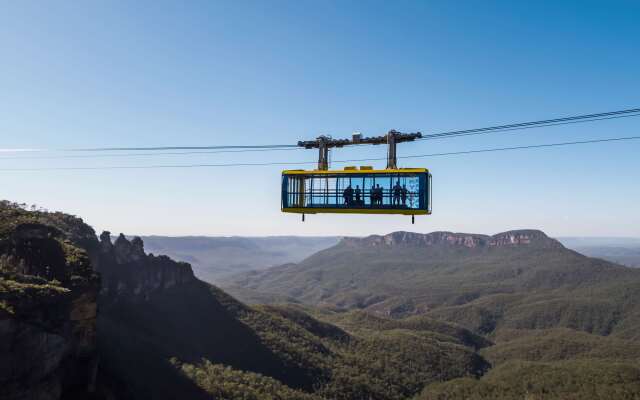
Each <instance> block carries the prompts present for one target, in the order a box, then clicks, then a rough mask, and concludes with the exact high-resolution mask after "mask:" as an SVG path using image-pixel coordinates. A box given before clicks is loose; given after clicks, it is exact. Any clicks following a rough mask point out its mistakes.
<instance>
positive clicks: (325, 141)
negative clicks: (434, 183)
mask: <svg viewBox="0 0 640 400" xmlns="http://www.w3.org/2000/svg"><path fill="white" fill-rule="evenodd" d="M419 138H422V133H420V132H415V133H401V132H398V131H396V130H393V129H392V130H390V131H389V132H387V134H386V135H383V136H374V137H362V136H361V135H360V134H354V135H353V136H352V138H351V139H332V138H331V137H330V136H324V135H323V136H319V137H318V138H317V139H316V140H307V141H299V142H298V146H300V147H304V148H305V149H314V148H315V149H318V151H319V154H318V170H319V171H327V170H328V169H329V149H330V148H333V147H344V146H349V145H356V144H373V145H378V144H385V143H386V144H387V146H388V151H387V169H397V168H398V163H397V152H396V145H397V144H398V143H402V142H412V141H414V140H416V139H419Z"/></svg>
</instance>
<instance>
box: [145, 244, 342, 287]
mask: <svg viewBox="0 0 640 400" xmlns="http://www.w3.org/2000/svg"><path fill="white" fill-rule="evenodd" d="M142 239H143V240H144V243H145V247H146V249H147V251H148V252H150V253H153V254H165V255H167V256H169V257H171V258H173V259H175V260H178V261H184V262H188V263H189V264H191V266H192V267H193V271H194V273H195V275H196V276H197V277H198V278H200V279H202V280H204V281H206V282H209V283H216V282H218V281H219V280H220V279H221V278H224V277H226V276H229V275H231V274H235V273H238V272H242V271H247V270H252V269H257V270H260V269H265V268H268V267H272V266H275V265H281V264H284V263H289V262H298V261H302V260H303V259H305V258H307V257H308V256H310V255H312V254H313V253H316V252H318V251H320V250H323V249H326V248H328V247H331V246H333V245H335V244H336V243H338V241H339V240H340V238H339V237H337V236H333V237H331V236H329V237H323V236H321V237H305V236H267V237H240V236H228V237H212V236H181V237H170V236H142Z"/></svg>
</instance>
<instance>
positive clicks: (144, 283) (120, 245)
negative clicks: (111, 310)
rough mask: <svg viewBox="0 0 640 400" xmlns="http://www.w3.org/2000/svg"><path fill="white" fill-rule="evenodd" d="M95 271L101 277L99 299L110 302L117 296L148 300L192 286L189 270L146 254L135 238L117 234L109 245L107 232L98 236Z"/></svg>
mask: <svg viewBox="0 0 640 400" xmlns="http://www.w3.org/2000/svg"><path fill="white" fill-rule="evenodd" d="M100 241H101V245H100V254H99V256H98V264H97V265H98V271H99V272H100V274H101V276H102V282H103V285H102V291H101V294H102V297H101V298H102V299H104V301H105V302H111V301H115V300H117V299H118V297H120V296H133V297H136V298H138V299H142V300H144V299H148V298H149V297H150V296H152V295H153V294H154V293H155V292H157V291H159V290H163V289H169V288H172V287H175V286H179V285H183V284H187V283H190V282H193V281H194V280H195V279H196V278H195V277H194V275H193V271H192V269H191V266H190V265H189V264H187V263H182V262H176V261H173V260H172V259H170V258H169V257H167V256H154V255H153V254H146V253H145V251H144V242H143V241H142V239H141V238H139V237H134V238H133V239H131V240H129V239H127V238H126V237H125V236H124V235H123V234H120V235H119V236H118V237H117V238H116V240H115V242H114V243H113V244H112V243H111V235H110V233H109V232H103V233H102V234H101V235H100Z"/></svg>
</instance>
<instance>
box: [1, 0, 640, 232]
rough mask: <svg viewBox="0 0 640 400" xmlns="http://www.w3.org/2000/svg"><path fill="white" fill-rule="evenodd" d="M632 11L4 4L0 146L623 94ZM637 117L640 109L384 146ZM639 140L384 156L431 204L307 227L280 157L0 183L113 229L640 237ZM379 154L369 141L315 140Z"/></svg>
mask: <svg viewBox="0 0 640 400" xmlns="http://www.w3.org/2000/svg"><path fill="white" fill-rule="evenodd" d="M638 21H640V3H639V2H637V1H536V2H525V1H520V2H514V1H496V2H489V1H455V2H454V1H415V2H410V1H398V2H388V1H384V2H382V1H381V2H376V1H360V2H356V1H289V2H281V1H268V2H267V1H255V2H254V1H229V2H222V1H202V2H197V1H191V2H182V1H173V2H165V1H148V2H145V1H137V2H128V1H121V2H116V1H92V2H77V1H69V2H37V1H33V2H31V1H20V2H17V1H16V2H4V3H3V5H2V6H1V10H0V60H1V62H0V137H1V138H2V143H1V144H0V147H1V148H68V147H94V146H163V145H167V146H172V145H194V146H199V145H223V144H274V143H275V144H295V143H296V142H297V141H298V140H300V139H313V138H315V137H316V136H318V134H321V133H324V134H331V135H333V136H334V137H348V136H350V135H351V133H352V132H354V131H360V132H362V133H363V134H365V135H377V134H383V133H385V132H386V131H388V130H389V129H392V128H393V129H398V130H403V131H415V130H420V131H422V132H424V133H430V132H439V131H443V130H451V129H464V128H475V127H483V126H490V125H495V124H502V123H510V122H522V121H530V120H536V119H545V118H553V117H557V116H566V115H576V114H585V113H591V112H602V111H611V110H619V109H626V108H635V107H640V75H639V73H638V72H639V71H640V24H639V23H638ZM638 134H640V117H639V118H623V119H619V120H611V121H602V122H593V123H588V124H575V125H568V126H561V127H553V128H545V129H531V130H525V131H514V132H510V133H496V134H491V135H482V136H480V137H467V138H457V139H448V140H440V141H422V142H420V143H415V144H404V145H401V146H400V147H399V152H400V155H410V154H424V153H432V152H442V151H458V150H468V149H476V148H485V147H495V146H498V147H502V146H515V145H525V144H534V143H549V142H559V141H569V140H580V139H591V138H601V137H614V136H631V135H638ZM639 152H640V141H636V142H622V143H609V144H591V145H580V146H573V147H564V148H553V149H546V150H522V151H513V152H503V153H489V154H477V155H465V156H455V157H453V156H452V157H437V158H436V157H434V158H425V159H413V160H411V161H409V160H407V161H401V164H402V165H401V166H405V167H407V166H420V167H428V168H430V169H431V171H432V173H433V176H434V214H433V215H432V216H429V217H419V218H417V220H416V225H413V226H412V225H411V224H410V219H409V218H408V217H402V216H381V217H378V216H373V217H372V216H344V215H316V216H309V217H308V219H307V222H305V223H304V224H303V223H301V222H300V220H299V218H300V217H299V216H298V215H295V214H282V213H280V210H279V184H280V170H281V169H282V168H280V167H277V166H276V167H253V168H250V167H238V168H201V169H195V168H194V169H154V170H91V171H37V172H36V171H21V172H16V171H0V187H1V188H2V196H1V197H3V198H7V199H10V200H15V201H20V202H27V203H36V204H38V205H41V206H43V207H46V208H48V209H52V210H62V211H66V212H70V213H73V214H77V215H79V216H82V217H83V218H84V219H85V221H87V222H88V223H90V224H91V225H93V226H94V227H95V228H96V229H97V230H101V229H109V230H111V231H112V232H116V233H117V232H125V233H128V234H164V235H188V234H202V235H233V234H237V235H268V234H295V235H316V234H321V235H329V234H339V235H364V234H370V233H387V232H390V231H394V230H414V231H420V232H429V231H434V230H453V231H466V232H478V233H496V232H500V231H504V230H508V229H514V228H539V229H542V230H544V231H546V232H547V233H549V234H550V235H555V236H560V235H573V236H587V235H598V236H607V235H608V236H640V210H639V205H638V204H639V203H638V199H640V185H639V182H640V157H639V156H638V155H639ZM384 153H385V148H384V147H382V146H376V147H373V146H371V147H369V148H357V149H343V150H339V151H338V152H337V153H335V154H333V155H332V157H333V158H334V159H346V158H362V157H384ZM31 156H32V157H33V155H31ZM39 156H42V155H39ZM7 157H10V158H7ZM15 157H16V155H11V154H9V155H5V154H0V169H2V168H5V169H6V168H20V167H49V166H51V167H53V166H56V167H61V166H112V165H150V164H189V163H225V162H243V161H246V162H262V161H314V160H315V159H316V153H315V152H313V151H304V150H295V151H279V152H269V153H266V152H265V153H239V154H200V155H167V156H158V157H111V158H109V157H101V158H73V159H34V158H29V159H16V158H15ZM376 165H378V164H376ZM336 166H337V167H339V168H341V167H342V165H336ZM378 166H382V167H383V166H384V165H383V164H379V165H378Z"/></svg>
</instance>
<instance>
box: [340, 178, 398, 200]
mask: <svg viewBox="0 0 640 400" xmlns="http://www.w3.org/2000/svg"><path fill="white" fill-rule="evenodd" d="M391 193H392V194H393V202H392V204H393V205H394V206H395V205H400V204H402V205H403V206H406V205H407V193H408V190H407V186H406V185H402V186H400V181H397V182H396V184H395V186H393V188H392V190H391ZM342 197H343V198H344V204H345V205H347V206H353V205H355V206H363V205H364V198H363V197H364V196H363V193H362V191H361V190H360V186H359V185H356V188H355V189H353V188H352V187H351V185H349V186H347V188H346V189H345V190H344V191H343V192H342ZM369 197H370V199H371V205H373V206H376V205H380V206H381V205H382V204H383V198H384V189H382V188H381V187H380V185H375V186H371V190H370V191H369ZM401 202H402V203H401Z"/></svg>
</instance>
